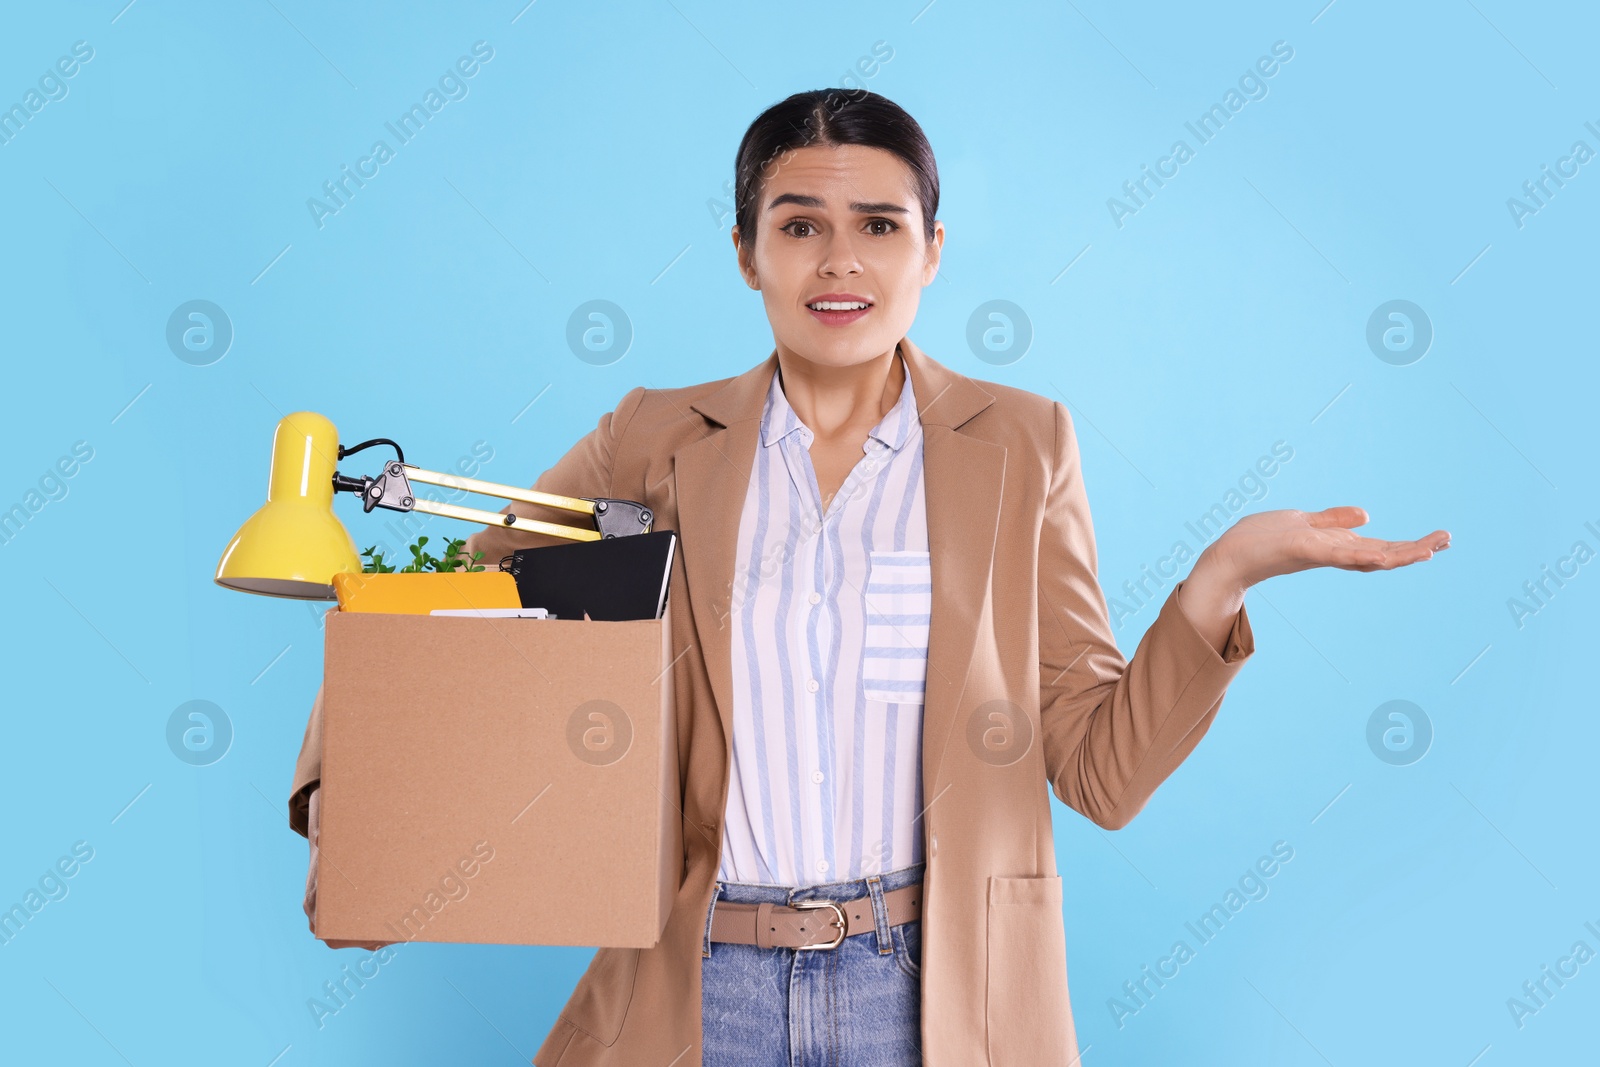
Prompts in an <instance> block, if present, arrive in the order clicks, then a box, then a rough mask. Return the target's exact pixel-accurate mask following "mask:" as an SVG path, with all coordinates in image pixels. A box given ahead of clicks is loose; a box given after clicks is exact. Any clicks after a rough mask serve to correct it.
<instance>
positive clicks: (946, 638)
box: [673, 337, 1006, 805]
mask: <svg viewBox="0 0 1600 1067" xmlns="http://www.w3.org/2000/svg"><path fill="white" fill-rule="evenodd" d="M900 351H901V353H902V354H903V355H904V356H905V360H906V366H907V368H908V369H909V370H910V373H911V387H912V389H913V390H914V391H915V393H916V396H917V413H918V416H919V417H920V419H921V422H922V431H923V444H922V448H923V474H922V477H923V489H924V495H925V498H926V501H927V518H928V551H929V556H930V559H931V564H932V573H933V608H932V619H931V621H930V624H929V630H928V681H927V696H926V703H925V704H924V707H923V745H922V751H923V756H922V773H923V788H924V793H925V797H924V799H925V802H926V803H928V804H930V805H931V804H932V802H933V801H934V800H935V799H937V798H936V796H935V795H934V794H933V793H931V792H928V790H929V789H931V787H932V785H933V783H934V782H935V781H936V780H937V777H938V770H939V767H940V764H941V762H942V759H943V756H944V751H945V747H946V745H947V743H948V741H949V737H950V733H951V728H952V726H953V725H954V723H955V718H956V705H957V701H958V699H959V698H960V695H961V692H962V689H963V687H964V685H965V682H966V677H967V671H968V668H969V667H970V666H971V663H972V656H973V651H974V647H975V643H976V636H977V630H978V624H979V620H980V618H981V617H982V616H983V615H984V614H985V613H986V612H987V611H988V610H989V596H988V592H989V577H990V570H991V566H992V564H993V560H994V546H995V535H996V527H997V523H998V519H999V514H1000V494H1001V486H1002V483H1003V481H1004V476H1005V455H1006V453H1005V449H1004V448H1003V447H1002V446H1000V445H996V444H993V443H990V442H988V441H983V440H979V439H977V438H974V437H969V436H967V435H965V434H963V433H961V432H959V430H960V427H961V426H962V424H964V423H965V422H967V420H969V419H971V418H972V417H973V416H974V415H976V414H977V413H978V412H980V411H982V410H983V409H984V408H986V407H988V406H989V405H990V404H991V403H993V402H994V397H993V396H991V395H990V394H989V393H988V392H986V391H985V390H983V389H982V388H980V387H979V386H978V385H977V383H975V382H974V381H973V380H972V379H970V378H967V377H965V376H964V375H961V374H958V373H956V372H955V371H952V370H950V369H949V368H948V367H945V366H944V365H943V364H941V363H939V362H937V361H935V360H933V359H931V358H930V357H928V356H927V355H925V354H924V353H923V352H922V350H921V349H920V348H918V347H917V346H916V345H915V344H913V343H912V341H911V339H910V338H909V337H908V338H903V339H902V340H901V342H900ZM777 366H778V355H777V351H776V349H774V351H773V352H772V354H771V355H769V356H768V357H767V358H766V360H765V361H763V362H762V363H761V364H760V365H758V366H756V367H753V368H751V369H750V370H748V371H745V372H744V373H743V374H740V375H738V376H737V377H734V378H731V379H729V380H728V382H727V383H726V384H724V385H723V387H722V388H721V389H718V390H716V391H715V392H713V393H711V394H709V395H707V396H705V397H702V398H700V399H698V400H696V401H694V402H693V403H691V404H690V405H689V406H690V408H691V409H692V410H693V411H695V412H698V413H699V414H700V415H702V416H704V417H705V419H706V420H709V421H707V422H706V423H705V424H704V428H703V436H700V437H698V438H697V439H695V440H693V441H691V442H690V443H688V444H686V445H684V446H682V447H680V448H679V449H677V451H676V452H674V453H673V471H674V477H675V478H676V480H677V498H678V527H679V534H680V537H681V539H682V550H683V555H684V569H685V573H686V575H687V576H688V584H689V590H690V592H689V602H690V608H691V610H692V611H693V613H694V622H695V630H696V632H697V633H698V634H699V636H700V641H701V654H702V656H703V657H704V659H705V663H706V670H707V672H708V673H709V674H710V679H711V689H712V695H713V696H714V697H715V700H716V705H717V714H718V717H719V719H720V720H721V722H722V731H723V737H724V740H725V741H726V740H727V739H731V738H732V736H733V666H732V630H731V628H730V626H731V620H730V618H729V614H730V611H731V609H732V600H733V585H734V573H733V568H734V560H735V557H736V553H737V541H738V535H739V518H740V515H741V514H742V512H743V509H744V499H745V494H746V489H747V487H748V485H749V481H750V471H751V466H752V464H753V462H754V460H755V450H756V442H757V439H758V437H759V434H760V428H761V409H762V405H763V403H764V402H765V400H766V391H767V386H768V385H769V384H770V382H771V381H772V374H773V372H774V371H775V370H776V369H777ZM685 416H686V417H689V418H694V417H695V416H693V415H690V414H689V413H687V412H686V413H685Z"/></svg>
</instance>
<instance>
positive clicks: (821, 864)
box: [817, 860, 828, 874]
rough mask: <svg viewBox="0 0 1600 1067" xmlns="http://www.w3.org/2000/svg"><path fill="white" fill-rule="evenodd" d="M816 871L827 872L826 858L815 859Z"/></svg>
mask: <svg viewBox="0 0 1600 1067" xmlns="http://www.w3.org/2000/svg"><path fill="white" fill-rule="evenodd" d="M817 871H818V872H819V873H821V874H827V873H828V861H827V860H818V861H817Z"/></svg>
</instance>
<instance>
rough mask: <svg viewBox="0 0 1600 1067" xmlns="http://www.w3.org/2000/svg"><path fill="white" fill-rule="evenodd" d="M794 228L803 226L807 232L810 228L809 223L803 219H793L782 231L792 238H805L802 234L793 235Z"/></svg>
mask: <svg viewBox="0 0 1600 1067" xmlns="http://www.w3.org/2000/svg"><path fill="white" fill-rule="evenodd" d="M796 226H804V227H805V228H806V229H808V230H809V229H811V228H812V226H811V223H809V222H807V221H806V220H805V219H795V220H794V221H793V222H791V223H789V224H788V225H787V226H785V227H783V230H784V232H786V233H788V234H790V235H791V236H794V237H804V236H806V235H805V234H803V233H795V232H794V227H796Z"/></svg>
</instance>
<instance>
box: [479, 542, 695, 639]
mask: <svg viewBox="0 0 1600 1067" xmlns="http://www.w3.org/2000/svg"><path fill="white" fill-rule="evenodd" d="M677 544H678V535H677V534H676V533H674V532H673V531H671V530H655V531H653V532H651V533H643V534H629V535H627V536H625V537H608V538H605V539H603V540H600V541H574V542H573V543H571V544H567V545H548V546H545V547H543V548H519V549H517V550H516V551H515V552H513V553H511V558H510V559H509V560H508V561H506V566H505V569H506V570H508V571H510V573H511V576H512V578H514V579H515V580H516V583H517V595H518V597H519V598H520V599H521V600H522V606H523V607H525V608H544V609H545V610H546V611H548V612H549V613H550V614H552V615H554V616H556V617H557V618H560V619H581V618H583V616H584V613H585V612H587V613H588V615H589V618H591V619H597V620H603V621H607V622H621V621H625V620H628V619H659V618H661V613H662V612H663V611H665V610H666V607H667V582H668V579H670V578H671V576H672V554H673V552H674V551H675V550H676V548H677Z"/></svg>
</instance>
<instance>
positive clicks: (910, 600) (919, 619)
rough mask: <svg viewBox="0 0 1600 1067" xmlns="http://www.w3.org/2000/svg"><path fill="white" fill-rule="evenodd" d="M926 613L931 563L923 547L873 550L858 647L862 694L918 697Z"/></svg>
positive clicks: (911, 700)
mask: <svg viewBox="0 0 1600 1067" xmlns="http://www.w3.org/2000/svg"><path fill="white" fill-rule="evenodd" d="M932 615H933V568H932V564H931V560H930V558H929V555H928V553H927V552H903V551H902V552H890V551H884V552H873V553H872V554H871V557H870V560H869V564H868V570H867V588H866V629H865V638H866V641H865V645H864V647H863V648H862V652H861V692H862V696H863V697H864V698H865V699H866V700H869V701H874V700H875V701H882V702H884V703H890V704H921V703H922V702H923V696H924V693H925V691H926V686H927V678H928V623H929V621H930V620H931V618H932Z"/></svg>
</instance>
